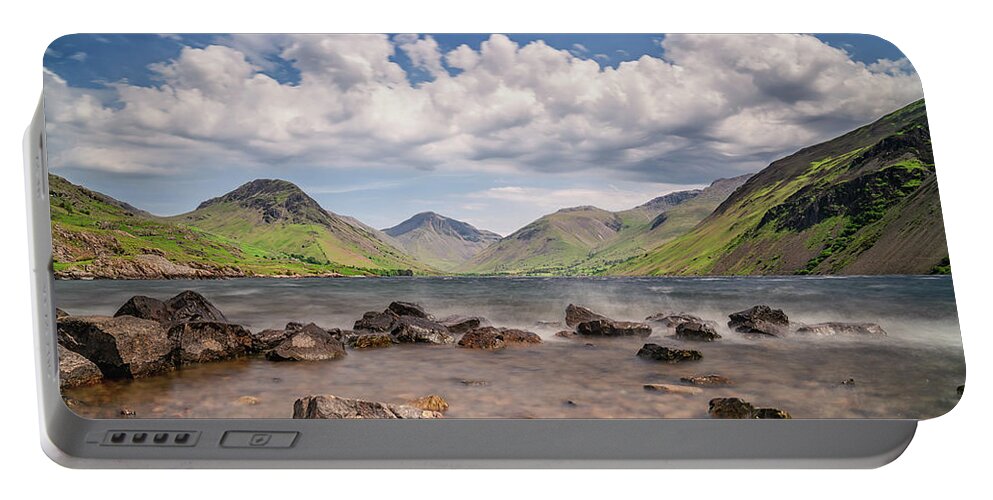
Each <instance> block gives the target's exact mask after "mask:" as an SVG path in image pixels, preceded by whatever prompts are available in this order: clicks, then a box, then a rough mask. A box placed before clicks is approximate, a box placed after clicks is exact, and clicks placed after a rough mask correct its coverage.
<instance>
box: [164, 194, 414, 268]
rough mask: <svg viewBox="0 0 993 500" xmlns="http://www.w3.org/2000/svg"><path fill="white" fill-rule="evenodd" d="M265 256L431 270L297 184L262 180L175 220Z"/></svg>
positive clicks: (339, 263) (364, 266) (202, 204)
mask: <svg viewBox="0 0 993 500" xmlns="http://www.w3.org/2000/svg"><path fill="white" fill-rule="evenodd" d="M168 220H169V221H172V222H174V223H179V224H184V225H189V226H193V227H196V228H199V229H202V230H204V231H207V232H210V233H212V234H217V235H221V236H224V237H226V238H230V239H232V240H235V241H238V242H239V243H241V244H245V245H249V246H251V247H254V248H258V249H261V250H263V251H265V252H269V253H275V254H280V255H287V256H289V257H292V258H295V259H297V260H299V261H301V262H306V263H310V264H315V265H339V266H347V267H351V268H356V269H366V270H371V271H376V272H384V271H403V270H417V271H425V270H428V268H427V266H424V265H423V264H420V263H418V262H417V261H416V260H415V259H413V258H411V257H410V256H409V255H406V254H405V253H403V251H401V250H399V249H398V248H396V247H395V246H393V245H391V244H390V243H389V242H387V241H384V240H383V239H381V238H380V237H378V235H377V231H375V230H372V229H371V228H368V227H367V226H365V225H363V224H359V223H356V222H354V219H351V218H348V217H343V216H340V215H338V214H335V213H333V212H330V211H328V210H325V209H323V208H321V206H320V205H319V204H318V203H317V201H315V200H314V199H313V198H311V197H310V196H307V194H306V193H304V192H303V191H302V190H301V189H300V188H298V187H297V186H296V185H294V184H293V183H291V182H287V181H283V180H273V179H257V180H254V181H251V182H248V183H246V184H243V185H242V186H240V187H238V188H237V189H235V190H234V191H231V192H230V193H227V194H225V195H223V196H219V197H217V198H212V199H210V200H207V201H205V202H203V203H201V204H200V206H198V207H197V209H196V210H194V211H192V212H189V213H186V214H182V215H177V216H175V217H170V218H169V219H168Z"/></svg>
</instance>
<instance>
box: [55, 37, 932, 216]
mask: <svg viewBox="0 0 993 500" xmlns="http://www.w3.org/2000/svg"><path fill="white" fill-rule="evenodd" d="M660 43H661V46H662V48H663V49H664V52H665V59H661V58H657V57H650V56H642V57H641V58H639V59H637V60H634V61H625V62H622V63H620V64H619V65H618V67H617V68H612V67H605V68H600V66H599V64H597V63H596V62H595V61H593V60H587V59H584V58H580V57H576V56H574V55H573V54H571V53H570V52H569V51H567V50H560V49H556V48H553V47H550V46H549V45H547V44H545V43H544V42H541V41H537V42H533V43H529V44H527V45H524V46H520V45H518V44H517V43H515V42H513V41H512V40H511V39H509V38H508V37H506V36H503V35H493V36H491V37H490V38H489V39H488V40H487V41H485V42H483V43H482V44H481V47H480V48H479V49H478V50H475V49H473V48H471V47H469V46H467V45H462V46H459V47H457V48H456V49H454V50H451V51H449V52H447V53H445V54H442V52H441V50H440V47H439V46H438V44H437V42H436V41H435V40H434V39H433V38H431V37H420V36H417V35H398V36H395V37H394V39H393V40H390V39H389V38H388V37H386V36H381V35H298V36H278V37H277V36H262V35H239V36H232V37H229V38H225V39H223V40H221V41H220V42H219V44H216V45H210V46H207V47H204V48H192V47H185V48H184V49H183V50H182V51H181V53H180V54H179V56H178V57H177V58H176V59H175V60H169V61H162V62H159V63H156V64H153V65H152V66H151V70H152V71H153V72H154V73H155V76H156V77H157V78H158V83H157V84H156V85H155V86H151V87H142V86H137V85H132V84H128V83H117V84H114V85H112V86H111V87H109V88H108V89H106V90H97V91H94V90H87V89H76V88H72V87H69V86H67V85H66V84H65V82H64V81H63V80H61V79H60V78H58V77H57V76H56V75H54V74H50V73H49V74H47V75H46V95H45V97H46V102H47V103H49V104H50V105H47V106H46V110H47V112H48V113H49V116H48V121H49V124H50V127H51V128H50V130H51V132H52V133H51V137H50V139H51V144H52V148H53V151H55V154H53V161H52V165H53V167H55V168H60V167H78V168H88V169H97V170H104V171H107V172H115V173H119V172H131V173H144V174H152V173H157V172H188V173H196V172H198V171H200V170H201V169H212V168H231V167H237V168H250V167H253V166H257V167H260V168H261V167H265V168H266V169H268V170H269V175H278V172H272V170H276V169H278V168H279V166H280V165H290V166H294V167H301V168H303V167H321V168H363V167H375V168H379V169H435V170H462V171H466V170H467V171H479V172H491V173H492V172H507V171H513V172H529V171H538V172H549V173H557V172H561V173H569V174H570V175H577V173H579V172H585V173H588V174H589V175H590V176H594V177H599V178H602V179H609V180H614V179H618V180H630V181H645V182H650V183H676V184H698V183H706V182H709V181H710V180H712V179H714V178H717V177H721V176H729V175H734V174H737V173H743V172H747V171H755V170H757V169H758V168H761V167H762V166H763V165H764V164H766V163H767V162H768V161H770V160H772V159H774V158H775V157H777V156H780V155H783V154H786V153H789V152H791V151H793V150H795V149H796V148H798V147H801V146H804V145H808V144H811V143H813V142H817V141H820V140H824V139H827V138H830V137H832V136H834V135H837V134H839V133H841V132H844V131H846V130H848V129H851V128H854V127H855V126H857V125H859V124H862V123H866V122H868V121H870V120H872V119H874V118H876V117H878V116H880V115H882V114H885V113H886V112H889V111H891V110H893V109H896V108H897V107H899V106H901V105H903V104H906V103H908V102H910V101H912V100H914V99H917V98H919V97H920V96H921V95H922V93H921V87H920V82H919V80H918V78H917V76H916V74H915V73H913V70H912V68H911V67H910V65H909V63H907V62H906V61H905V60H902V61H885V60H884V61H879V62H877V63H874V64H871V65H865V64H862V63H859V62H855V61H853V60H851V58H850V57H849V56H848V55H847V54H846V53H845V52H844V51H842V50H838V49H835V48H832V47H830V46H828V45H826V44H824V43H822V42H820V41H819V40H817V39H816V38H814V37H810V36H801V35H747V36H745V35H741V36H734V35H726V36H718V35H714V36H692V35H670V36H667V37H666V38H665V39H664V40H662V41H661V42H660ZM582 48H585V47H582ZM398 49H399V50H400V51H403V53H404V54H406V55H407V57H408V58H409V59H410V60H411V62H412V64H413V65H414V66H415V67H418V68H422V69H424V70H425V71H428V72H429V73H431V74H432V75H433V76H434V80H433V81H428V82H422V83H419V84H417V85H412V84H411V83H410V82H409V80H408V75H406V74H405V72H404V70H403V68H401V66H400V65H398V64H397V63H396V62H394V61H393V56H394V55H395V54H396V51H397V50H398ZM572 50H579V47H573V48H572ZM280 59H282V60H284V61H288V62H289V63H290V64H292V65H293V66H294V67H295V68H296V69H297V70H298V71H299V73H300V81H299V83H296V84H289V83H282V84H281V83H279V82H278V81H276V80H274V79H273V78H271V77H269V76H267V75H265V74H264V73H263V71H264V70H266V69H271V67H272V66H273V64H274V62H275V61H279V60H280ZM445 65H447V66H448V67H450V68H453V69H455V70H456V71H455V74H454V75H452V76H450V75H449V74H448V72H447V71H446V69H445ZM572 195H589V196H595V194H593V193H585V194H583V193H572ZM548 196H553V195H552V194H548ZM603 200H604V201H603V203H608V202H609V200H607V199H606V198H603ZM573 204H575V203H573ZM593 204H596V203H593ZM630 205H631V204H628V206H630Z"/></svg>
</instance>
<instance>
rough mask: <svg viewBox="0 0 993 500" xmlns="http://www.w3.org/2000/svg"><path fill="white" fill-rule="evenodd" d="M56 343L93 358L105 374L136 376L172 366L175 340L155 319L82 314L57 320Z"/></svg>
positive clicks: (150, 373)
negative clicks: (57, 341)
mask: <svg viewBox="0 0 993 500" xmlns="http://www.w3.org/2000/svg"><path fill="white" fill-rule="evenodd" d="M58 338H59V343H60V344H62V345H63V346H64V347H65V348H66V349H68V350H70V351H73V352H75V353H77V354H80V355H82V356H83V357H84V358H86V359H88V360H90V361H91V362H93V364H95V365H97V367H98V368H99V369H100V372H101V373H103V376H104V377H106V378H140V377H147V376H150V375H158V374H161V373H165V372H168V371H171V370H173V369H174V368H175V354H176V347H177V346H176V343H175V342H174V341H173V340H172V339H171V338H170V337H169V335H168V334H167V332H166V330H165V329H164V328H162V325H160V324H159V323H158V322H157V321H152V320H147V319H141V318H135V317H134V316H119V317H116V318H109V317H106V316H82V317H70V318H66V319H63V320H62V321H60V322H59V323H58Z"/></svg>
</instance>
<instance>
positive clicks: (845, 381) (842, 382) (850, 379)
mask: <svg viewBox="0 0 993 500" xmlns="http://www.w3.org/2000/svg"><path fill="white" fill-rule="evenodd" d="M841 385H849V386H852V385H855V379H853V378H849V379H845V380H842V381H841Z"/></svg>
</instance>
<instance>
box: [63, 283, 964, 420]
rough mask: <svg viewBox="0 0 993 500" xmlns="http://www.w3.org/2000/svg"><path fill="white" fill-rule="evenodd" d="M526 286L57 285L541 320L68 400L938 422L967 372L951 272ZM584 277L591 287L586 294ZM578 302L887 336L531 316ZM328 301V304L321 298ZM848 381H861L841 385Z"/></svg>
mask: <svg viewBox="0 0 993 500" xmlns="http://www.w3.org/2000/svg"><path fill="white" fill-rule="evenodd" d="M530 280H531V281H528V279H522V280H516V279H515V280H511V279H503V280H495V279H490V280H486V279H473V278H465V279H456V280H454V281H452V280H441V279H423V278H420V279H417V278H415V279H409V278H408V279H406V280H400V281H390V280H285V281H286V283H279V281H283V280H231V281H225V282H86V283H83V282H73V283H66V282H60V283H59V284H58V286H57V295H56V296H57V299H58V303H59V305H60V307H63V308H65V309H67V310H69V311H70V312H72V313H75V314H83V313H86V314H92V313H100V314H111V313H112V312H113V309H114V308H115V307H116V305H118V304H120V303H122V302H123V301H124V300H126V299H127V297H129V296H130V295H133V294H137V293H143V294H148V295H152V296H161V297H163V298H164V297H165V296H168V295H170V294H172V293H175V292H176V291H179V290H182V289H184V288H194V289H197V290H198V291H200V292H201V293H204V294H205V295H206V296H207V297H208V298H210V299H211V300H214V301H215V303H217V305H218V306H219V307H220V308H221V309H222V310H224V311H225V312H226V314H228V316H229V319H231V320H232V321H235V322H243V323H246V324H250V325H252V328H253V330H254V329H259V328H260V327H261V326H273V325H278V324H282V323H284V322H285V321H288V320H315V321H317V322H318V323H319V324H322V325H324V326H328V327H331V326H339V327H342V326H344V327H347V326H348V322H350V321H353V320H354V318H357V317H359V316H361V313H362V312H363V311H365V310H375V309H382V307H385V304H386V303H388V302H389V301H390V300H394V299H402V300H412V299H416V300H418V301H420V302H422V303H424V304H425V305H427V306H428V307H429V309H431V310H433V311H435V312H436V314H439V315H443V314H447V313H461V314H484V315H487V316H488V317H490V319H491V320H492V321H493V322H494V323H496V324H498V325H513V326H530V327H531V328H532V329H534V330H536V331H538V332H539V333H541V334H542V335H543V337H544V338H545V343H543V344H541V345H538V346H533V347H522V348H508V349H505V350H502V351H477V350H469V349H461V348H458V347H455V346H427V345H401V346H394V347H390V348H387V349H376V350H365V351H349V354H348V356H346V357H345V358H343V359H341V360H336V361H330V362H317V363H272V362H269V361H266V360H265V359H263V358H260V357H257V358H246V359H239V360H234V361H225V362H216V363H209V364H204V365H200V366H194V367H187V368H184V369H183V370H180V371H177V372H175V373H173V374H169V375H164V376H158V377H152V378H148V379H141V380H135V381H116V382H105V383H102V384H99V385H95V386H91V387H83V388H76V389H70V390H67V391H66V393H65V395H66V396H67V397H70V398H72V399H75V400H77V401H79V402H80V403H81V404H80V406H78V407H76V408H74V409H75V410H76V411H77V412H78V413H80V414H81V415H84V416H88V417H103V418H111V417H117V416H118V412H119V410H120V408H121V407H127V408H130V409H133V410H135V412H136V413H137V416H138V417H143V418H154V417H166V418H168V417H189V418H286V417H290V416H291V414H292V406H293V401H294V400H295V399H297V398H299V397H301V396H304V395H309V394H335V395H338V396H343V397H353V398H361V399H369V400H376V401H388V402H404V401H407V400H411V399H414V398H417V397H420V396H423V395H427V394H439V395H441V396H443V397H444V398H445V399H446V400H447V401H448V402H449V404H450V409H449V411H448V412H447V414H446V416H448V417H464V418H472V417H514V418H658V417H665V418H693V417H706V415H707V413H706V411H707V402H708V401H709V400H710V399H711V398H714V397H726V396H736V397H741V398H743V399H745V400H747V401H750V402H752V403H753V404H755V405H756V406H770V407H776V408H781V409H784V410H787V411H789V412H790V413H791V414H792V415H793V416H794V418H841V417H876V418H928V417H933V416H937V415H940V414H941V413H944V412H945V411H947V410H949V409H950V408H951V407H952V406H954V404H955V402H956V401H957V399H958V396H957V394H956V387H957V386H958V385H960V384H963V383H964V378H965V366H964V361H963V359H962V352H961V343H960V340H959V336H958V325H957V321H956V319H955V316H954V313H955V310H954V297H953V295H952V294H951V281H950V279H937V280H935V279H924V278H916V277H901V278H892V277H889V278H853V279H851V280H817V279H803V278H789V279H787V281H782V280H779V281H776V280H772V279H728V280H726V281H721V280H718V281H716V282H715V281H704V280H693V279H666V278H656V279H651V280H649V279H619V280H591V281H582V282H576V281H556V280H551V281H549V280H541V279H530ZM349 282H350V283H351V284H350V283H349ZM578 283H582V284H583V286H584V287H586V288H584V289H583V290H581V291H577V288H578V287H577V286H576V285H577V284H578ZM284 285H285V286H284ZM563 285H566V286H563ZM97 290H99V292H100V293H97V294H94V293H93V292H94V291H97ZM569 290H572V291H573V293H569V292H568V291H569ZM556 291H557V292H556ZM846 292H847V294H846ZM839 293H841V295H839ZM511 294H512V295H513V297H515V299H514V300H511V299H510V298H509V297H510V296H511ZM94 297H99V298H94ZM577 297H578V299H583V300H577ZM610 297H613V299H610ZM776 299H778V300H776ZM515 301H516V303H515ZM570 301H576V302H580V303H584V304H587V305H590V306H592V307H594V308H598V309H600V310H603V311H604V312H607V313H610V314H611V315H614V316H616V317H617V318H618V319H641V318H643V317H644V316H646V315H648V314H650V313H653V312H657V311H660V310H664V309H666V308H671V309H678V310H685V311H687V312H695V313H698V314H701V315H703V316H704V317H705V318H708V319H714V320H721V319H722V318H723V316H722V314H723V315H726V314H727V312H732V311H735V310H739V309H741V308H744V307H747V306H749V305H753V303H763V302H765V303H770V304H771V305H774V306H777V307H783V308H784V309H786V311H787V313H789V314H790V315H791V318H792V319H795V320H800V321H808V322H813V321H823V320H827V319H834V320H840V321H876V322H879V323H880V324H882V326H883V327H884V328H885V329H887V331H888V332H889V333H890V335H889V336H887V337H884V338H843V337H835V338H818V337H793V338H787V339H772V338H765V339H748V338H745V337H743V336H741V335H740V334H736V333H733V332H728V331H727V330H726V329H723V330H722V331H721V333H722V334H723V335H725V338H724V339H722V340H720V341H718V342H714V343H696V342H684V341H678V340H675V339H671V338H668V337H666V335H668V333H669V332H666V331H664V330H660V329H657V330H656V332H655V333H653V335H652V336H651V337H649V338H648V339H644V338H623V339H609V338H577V339H559V338H555V337H552V335H551V334H552V333H553V332H554V331H555V330H557V329H558V328H557V327H555V326H543V327H536V326H534V325H535V323H536V322H538V321H556V320H558V321H561V315H562V312H561V311H563V309H564V306H565V304H567V303H568V302H570ZM294 302H295V303H296V304H297V305H298V306H300V307H295V306H294V305H293V304H294ZM301 304H302V306H301ZM320 304H324V305H325V308H324V309H321V310H318V309H316V308H315V307H316V306H317V305H320ZM359 304H361V306H360V305H359ZM300 309H305V310H304V311H301V310H300ZM718 311H722V312H720V313H719V312H718ZM724 311H726V312H724ZM645 342H655V343H659V344H662V345H671V346H677V347H683V348H692V349H698V350H700V351H701V352H702V353H703V355H704V358H703V359H702V360H700V361H696V362H685V363H680V364H662V363H658V362H652V361H646V360H642V359H640V358H638V357H636V356H635V353H636V352H637V351H638V349H639V348H640V347H641V345H642V344H644V343H645ZM587 344H592V345H587ZM709 373H717V374H721V375H725V376H727V377H730V378H731V379H732V380H734V381H735V382H736V383H735V385H734V386H732V387H703V388H702V389H703V391H702V393H701V394H697V395H691V396H684V395H673V394H661V393H657V392H649V391H646V390H644V389H643V387H642V386H643V384H646V383H673V384H679V383H680V382H679V378H680V377H683V376H691V375H702V374H709ZM849 378H853V379H855V384H854V385H844V384H841V381H843V380H847V379H849ZM463 380H472V381H485V382H486V384H485V385H467V384H465V383H463ZM245 396H248V397H249V398H245ZM248 399H251V401H252V403H248V402H246V400H248ZM253 403H254V404H253Z"/></svg>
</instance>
